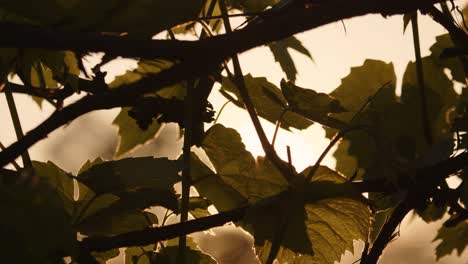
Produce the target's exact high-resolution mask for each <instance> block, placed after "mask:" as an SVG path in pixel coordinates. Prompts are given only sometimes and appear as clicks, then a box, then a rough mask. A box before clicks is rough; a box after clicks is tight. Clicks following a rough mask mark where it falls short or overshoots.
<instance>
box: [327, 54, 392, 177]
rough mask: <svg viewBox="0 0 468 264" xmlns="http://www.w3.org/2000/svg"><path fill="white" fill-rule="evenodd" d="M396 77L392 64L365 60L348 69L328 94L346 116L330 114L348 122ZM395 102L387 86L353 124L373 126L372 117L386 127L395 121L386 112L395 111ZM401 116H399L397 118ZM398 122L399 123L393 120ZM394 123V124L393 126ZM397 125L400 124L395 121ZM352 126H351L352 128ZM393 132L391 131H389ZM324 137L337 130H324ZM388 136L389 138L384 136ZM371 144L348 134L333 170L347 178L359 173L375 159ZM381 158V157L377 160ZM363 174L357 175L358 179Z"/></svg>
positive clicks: (365, 138) (361, 136)
mask: <svg viewBox="0 0 468 264" xmlns="http://www.w3.org/2000/svg"><path fill="white" fill-rule="evenodd" d="M395 79H396V76H395V73H394V70H393V65H392V64H386V63H384V62H382V61H376V60H366V61H365V62H364V64H363V65H362V66H359V67H353V68H351V72H350V73H349V75H348V76H346V77H345V78H343V79H342V80H341V85H340V86H339V87H338V88H336V89H335V90H334V91H333V92H331V93H330V96H332V97H333V98H336V99H338V100H339V101H340V103H341V105H342V106H343V107H344V108H345V109H347V110H348V111H349V112H346V113H339V114H331V116H332V117H335V118H337V119H340V120H342V121H344V122H347V123H348V122H349V121H351V119H352V118H353V116H355V115H356V114H357V112H358V111H359V110H360V109H361V108H362V106H363V105H365V104H366V103H368V102H369V100H370V98H372V97H373V96H374V95H376V93H377V92H378V91H379V89H381V87H382V86H383V85H384V84H386V83H388V82H389V81H391V82H393V83H395ZM396 104H398V103H397V100H396V96H395V88H394V86H393V85H392V84H391V85H387V86H386V87H385V88H383V89H382V90H381V91H380V92H379V93H378V94H377V95H376V96H375V98H373V99H372V100H371V102H369V106H368V107H367V108H366V111H364V112H363V113H360V114H359V115H358V116H357V117H356V118H355V121H354V124H365V125H368V124H369V123H370V124H372V123H373V122H374V121H373V117H374V116H378V117H379V116H382V118H381V119H382V120H385V121H383V122H380V123H379V125H380V124H382V123H383V124H384V125H385V124H387V123H389V121H390V122H391V120H392V119H395V117H394V116H395V115H397V113H392V114H393V116H392V115H391V114H390V113H389V112H390V111H389V110H387V109H395V108H396V107H397V106H396ZM399 113H400V112H398V114H399ZM396 120H398V119H396ZM396 120H395V122H396ZM398 122H400V120H398ZM354 124H350V126H353V125H354ZM392 131H393V130H392ZM326 133H327V137H329V138H331V137H333V135H334V134H335V133H336V130H333V129H326ZM387 134H388V135H387V136H392V135H391V133H387ZM373 141H374V140H373V139H372V138H371V137H369V136H368V135H367V134H366V133H363V132H359V131H355V132H352V133H348V134H347V135H346V137H345V138H344V139H343V140H342V141H340V144H339V145H338V147H337V150H336V151H335V153H334V157H335V158H336V159H337V164H336V169H337V171H339V172H341V173H343V174H344V175H346V176H348V177H350V176H351V175H353V174H354V173H355V172H356V171H357V170H358V169H361V170H363V169H366V168H368V167H370V166H371V164H372V163H373V159H374V157H376V155H377V153H376V151H377V150H376V146H375V143H374V142H373ZM385 153H386V152H383V154H385ZM378 157H381V156H378ZM361 174H362V172H361V173H360V174H359V175H361Z"/></svg>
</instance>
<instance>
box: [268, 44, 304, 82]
mask: <svg viewBox="0 0 468 264" xmlns="http://www.w3.org/2000/svg"><path fill="white" fill-rule="evenodd" d="M268 47H269V48H270V50H271V53H273V57H274V58H275V61H276V62H278V63H279V64H280V66H281V69H282V70H283V72H284V73H285V74H286V78H287V79H288V80H291V81H295V80H296V75H297V69H296V65H295V64H294V61H293V59H292V57H291V54H290V53H289V50H288V48H289V49H293V50H295V51H297V52H300V53H302V54H303V55H305V56H307V57H309V58H310V59H311V60H312V55H310V52H309V50H307V48H306V47H304V45H302V43H301V41H300V40H298V39H297V38H296V37H294V36H290V37H288V38H285V39H282V40H279V41H273V42H271V43H269V44H268Z"/></svg>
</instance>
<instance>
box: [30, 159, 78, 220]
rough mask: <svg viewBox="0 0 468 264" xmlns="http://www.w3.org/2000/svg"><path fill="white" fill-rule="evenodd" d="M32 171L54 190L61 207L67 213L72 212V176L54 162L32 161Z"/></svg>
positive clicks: (70, 213)
mask: <svg viewBox="0 0 468 264" xmlns="http://www.w3.org/2000/svg"><path fill="white" fill-rule="evenodd" d="M32 164H33V167H34V173H35V174H36V175H37V176H38V177H40V178H41V179H44V180H45V181H46V182H47V184H48V185H49V186H50V187H51V189H52V190H55V192H56V194H57V198H58V200H59V201H57V202H58V203H60V204H61V205H60V206H61V207H62V208H63V209H64V210H65V212H67V213H68V215H70V216H71V215H72V214H73V208H74V202H75V201H74V191H73V178H72V177H71V176H70V175H69V174H68V173H66V172H65V171H63V170H62V169H60V168H59V167H58V166H57V165H55V164H54V163H52V162H50V161H48V162H47V163H43V162H38V161H33V163H32Z"/></svg>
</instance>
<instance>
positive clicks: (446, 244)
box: [434, 220, 468, 260]
mask: <svg viewBox="0 0 468 264" xmlns="http://www.w3.org/2000/svg"><path fill="white" fill-rule="evenodd" d="M439 239H440V240H442V242H441V243H440V244H439V245H438V246H437V247H436V256H437V260H438V259H440V258H441V257H443V256H446V255H450V254H451V253H452V251H453V250H454V249H456V250H457V254H458V256H460V255H461V254H462V253H463V251H464V250H465V248H466V245H467V244H468V221H467V220H465V221H461V222H460V223H458V224H457V225H456V226H453V227H445V226H442V227H441V228H440V229H439V232H438V233H437V236H436V238H435V239H434V241H436V240H439Z"/></svg>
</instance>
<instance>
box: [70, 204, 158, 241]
mask: <svg viewBox="0 0 468 264" xmlns="http://www.w3.org/2000/svg"><path fill="white" fill-rule="evenodd" d="M157 219H158V218H157V216H156V215H154V214H152V213H150V212H146V211H142V210H138V209H134V210H131V209H127V208H122V207H121V206H120V204H118V203H114V204H113V205H110V206H109V207H106V208H104V209H102V210H100V211H98V212H96V213H95V214H93V215H91V216H88V217H87V218H85V219H84V220H83V221H82V222H80V223H79V224H77V225H76V228H77V229H78V230H79V231H80V233H82V234H85V235H88V236H113V235H118V234H123V233H127V232H131V231H136V230H142V229H144V228H147V227H150V226H153V224H156V223H158V220H157Z"/></svg>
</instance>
